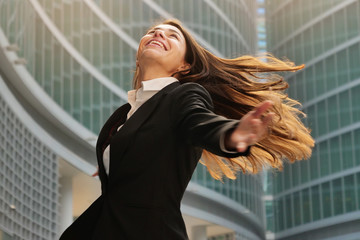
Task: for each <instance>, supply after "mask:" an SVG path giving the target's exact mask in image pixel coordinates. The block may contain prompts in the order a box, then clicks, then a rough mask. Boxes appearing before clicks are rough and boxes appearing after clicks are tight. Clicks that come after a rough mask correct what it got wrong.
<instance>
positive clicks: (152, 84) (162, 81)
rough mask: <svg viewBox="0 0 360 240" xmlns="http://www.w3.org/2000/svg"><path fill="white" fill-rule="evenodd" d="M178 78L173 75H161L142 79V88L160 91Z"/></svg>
mask: <svg viewBox="0 0 360 240" xmlns="http://www.w3.org/2000/svg"><path fill="white" fill-rule="evenodd" d="M177 81H178V80H177V79H176V78H174V77H162V78H155V79H151V80H146V81H142V82H141V84H142V90H143V91H144V92H146V91H160V90H161V89H163V88H164V87H166V86H167V85H169V84H171V83H174V82H177Z"/></svg>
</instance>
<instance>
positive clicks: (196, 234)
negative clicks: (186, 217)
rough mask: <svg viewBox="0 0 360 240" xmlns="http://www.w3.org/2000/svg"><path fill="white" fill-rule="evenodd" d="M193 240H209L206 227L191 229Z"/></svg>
mask: <svg viewBox="0 0 360 240" xmlns="http://www.w3.org/2000/svg"><path fill="white" fill-rule="evenodd" d="M191 232H192V238H191V240H207V235H206V225H200V226H194V227H192V228H191Z"/></svg>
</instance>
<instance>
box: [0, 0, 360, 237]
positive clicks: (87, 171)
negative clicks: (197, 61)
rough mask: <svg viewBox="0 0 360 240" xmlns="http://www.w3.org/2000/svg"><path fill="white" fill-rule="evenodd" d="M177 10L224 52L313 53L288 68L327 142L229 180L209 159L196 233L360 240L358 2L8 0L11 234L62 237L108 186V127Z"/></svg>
mask: <svg viewBox="0 0 360 240" xmlns="http://www.w3.org/2000/svg"><path fill="white" fill-rule="evenodd" d="M166 18H178V19H180V20H181V21H182V22H183V23H184V25H185V26H186V27H187V28H188V29H189V30H190V32H191V33H192V34H193V36H195V38H196V40H197V41H198V42H199V43H200V44H201V45H202V46H204V47H205V48H207V49H208V50H210V51H211V52H213V53H215V54H216V55H217V56H221V57H228V58H231V57H237V56H241V55H245V54H251V55H256V54H259V53H261V52H265V51H267V52H271V53H272V54H274V55H275V56H276V57H278V58H281V59H284V58H288V59H290V60H292V61H294V62H295V64H298V65H299V64H303V63H304V64H305V65H306V68H305V69H304V70H301V71H299V72H295V73H288V74H284V75H283V76H284V78H285V79H286V81H287V82H288V83H289V84H290V88H289V89H288V94H289V96H290V97H291V98H294V99H296V100H299V101H300V102H301V103H302V104H303V105H302V110H303V111H304V112H306V113H307V115H308V118H306V119H304V121H305V123H306V125H307V126H308V127H309V128H311V129H312V135H313V137H314V138H315V140H316V146H315V148H314V152H313V155H312V157H311V159H310V160H306V161H300V162H296V163H294V164H286V166H285V168H284V170H283V171H282V172H279V171H271V170H270V171H264V172H263V173H261V174H257V175H247V174H239V175H238V178H237V179H236V180H226V179H225V180H224V183H221V182H219V181H215V180H213V179H212V178H211V176H210V175H209V174H208V172H207V170H206V168H205V167H204V166H202V165H201V164H199V166H198V167H197V169H196V171H195V173H194V175H193V178H192V180H191V182H190V184H189V186H188V189H187V191H186V193H185V196H184V199H183V202H182V207H181V209H182V213H183V216H184V219H185V222H186V226H187V230H188V234H189V237H190V239H191V240H258V239H259V240H260V239H261V240H262V239H269V240H271V239H296V240H297V239H298V240H306V239H312V240H315V239H331V240H335V239H342V240H343V239H344V240H355V239H360V0H316V1H311V0H181V1H180V0H0V129H1V130H0V239H1V240H20V239H21V240H30V239H34V240H38V239H43V240H53V239H58V237H59V234H60V233H61V232H62V231H63V230H64V229H65V228H66V227H67V226H69V225H70V224H71V222H72V221H73V220H74V219H76V218H77V217H78V216H79V215H80V214H81V213H82V212H83V211H84V210H85V209H86V208H87V207H88V206H89V205H90V204H91V203H92V202H93V201H94V200H95V199H96V198H97V197H98V196H99V195H100V183H99V180H98V178H97V177H96V178H94V177H92V176H91V175H92V174H93V173H94V172H96V165H97V164H96V156H95V144H96V140H97V134H98V133H99V131H100V128H101V126H102V125H103V124H104V122H105V121H106V119H107V118H108V117H109V116H110V114H111V113H112V112H113V111H114V110H115V109H116V108H118V107H119V106H120V105H122V104H124V103H126V102H127V91H128V90H130V89H131V87H132V84H131V82H132V76H133V71H134V69H135V53H136V50H137V46H138V42H139V40H140V38H141V37H142V35H143V34H144V33H145V32H146V30H147V29H148V28H149V27H150V26H152V25H153V24H154V23H156V22H158V21H159V20H161V19H166Z"/></svg>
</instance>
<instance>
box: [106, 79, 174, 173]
mask: <svg viewBox="0 0 360 240" xmlns="http://www.w3.org/2000/svg"><path fill="white" fill-rule="evenodd" d="M177 81H178V80H177V79H176V78H174V77H163V78H155V79H151V80H147V81H143V82H141V84H142V86H141V88H139V89H137V90H131V91H129V92H128V102H129V104H130V106H131V109H130V111H129V112H128V114H127V119H129V118H130V117H131V116H132V115H133V114H134V112H135V111H136V110H138V109H139V107H140V106H141V105H143V104H144V103H145V102H146V101H147V100H149V99H150V98H151V97H152V96H154V95H155V94H156V93H157V92H159V91H160V90H161V89H163V88H164V87H166V86H167V85H169V84H171V83H174V82H177ZM121 127H122V125H121V126H120V127H119V128H118V131H119V129H120V128H121ZM103 162H104V167H105V172H106V174H107V175H109V168H110V166H109V165H110V145H108V146H107V147H106V148H105V150H104V153H103Z"/></svg>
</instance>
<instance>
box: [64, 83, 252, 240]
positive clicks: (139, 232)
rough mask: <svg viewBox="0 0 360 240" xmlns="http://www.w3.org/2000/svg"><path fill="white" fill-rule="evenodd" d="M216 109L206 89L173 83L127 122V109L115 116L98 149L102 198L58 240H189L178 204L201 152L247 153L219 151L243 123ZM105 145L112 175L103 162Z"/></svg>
mask: <svg viewBox="0 0 360 240" xmlns="http://www.w3.org/2000/svg"><path fill="white" fill-rule="evenodd" d="M212 108H213V106H212V101H211V98H210V95H209V93H208V92H207V91H206V90H205V89H204V88H203V87H202V86H200V85H198V84H194V83H188V84H180V83H179V82H175V83H172V84H170V85H168V86H166V87H165V88H163V89H162V90H160V91H159V92H158V93H157V94H155V95H154V96H153V97H152V98H150V99H149V100H148V101H146V102H145V103H144V104H143V105H142V106H141V107H140V108H139V109H138V110H137V111H136V112H135V113H134V114H133V115H132V117H130V118H129V119H128V120H127V121H126V115H127V113H128V112H129V110H130V105H129V104H125V105H123V106H122V107H120V108H119V109H117V110H116V111H115V112H114V113H113V115H112V116H111V117H110V118H109V119H108V121H107V122H106V123H105V125H104V127H103V128H102V130H101V132H100V134H99V139H98V142H97V146H96V151H97V158H98V164H99V177H100V180H101V185H102V195H101V196H100V197H99V198H98V199H97V200H96V201H95V202H94V203H93V204H92V205H91V206H90V207H89V208H88V209H87V210H86V211H85V212H84V213H83V214H82V215H81V216H80V217H79V218H78V219H77V220H76V221H75V222H74V223H73V224H72V225H71V226H70V227H69V228H68V229H67V230H66V231H65V232H64V233H63V235H62V237H61V238H60V239H61V240H70V239H105V240H115V239H126V240H137V239H139V240H140V239H158V240H161V239H164V240H177V239H178V240H183V239H188V237H187V234H186V229H185V224H184V222H183V219H182V216H181V212H180V201H181V199H182V196H183V193H184V191H185V189H186V186H187V184H188V182H189V181H190V179H191V175H192V173H193V171H194V169H195V167H196V165H197V162H198V160H199V158H200V156H201V153H202V149H203V148H204V149H207V150H209V151H211V152H213V153H215V154H217V155H221V156H225V157H236V156H240V155H244V154H247V153H248V151H247V152H245V153H228V152H224V151H222V150H221V149H220V147H219V141H220V136H221V135H222V134H224V133H225V132H226V131H228V130H230V129H232V128H234V127H235V126H236V125H237V124H238V121H237V120H229V119H226V118H223V117H221V116H217V115H215V114H214V113H213V112H212V111H211V109H212ZM122 124H124V125H123V126H122V128H121V129H120V130H119V131H116V130H117V129H118V127H119V126H120V125H122ZM108 144H110V171H109V175H108V176H107V175H106V173H105V169H104V165H103V161H102V155H103V151H104V149H105V147H106V146H107V145H108Z"/></svg>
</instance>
